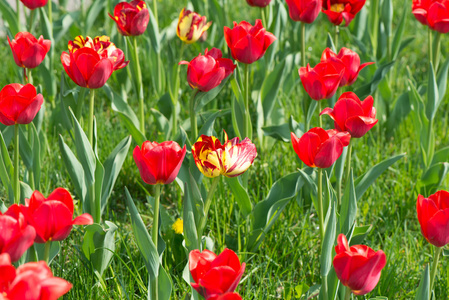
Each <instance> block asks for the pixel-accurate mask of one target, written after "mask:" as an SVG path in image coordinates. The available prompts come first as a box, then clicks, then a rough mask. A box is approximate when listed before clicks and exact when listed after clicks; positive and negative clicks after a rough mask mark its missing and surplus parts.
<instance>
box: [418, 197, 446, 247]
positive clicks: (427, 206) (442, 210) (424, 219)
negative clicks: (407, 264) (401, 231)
mask: <svg viewBox="0 0 449 300" xmlns="http://www.w3.org/2000/svg"><path fill="white" fill-rule="evenodd" d="M416 210H417V212H418V221H419V224H420V225H421V232H422V235H423V236H424V237H425V238H426V240H427V241H428V242H429V243H431V244H432V245H434V246H437V247H443V246H445V245H447V244H449V193H448V192H446V191H438V192H436V193H435V194H433V195H430V196H429V198H424V197H423V196H422V195H419V196H418V200H417V201H416Z"/></svg>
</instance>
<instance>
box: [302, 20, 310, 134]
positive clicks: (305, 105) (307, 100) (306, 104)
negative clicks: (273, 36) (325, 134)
mask: <svg viewBox="0 0 449 300" xmlns="http://www.w3.org/2000/svg"><path fill="white" fill-rule="evenodd" d="M300 33H301V65H302V66H303V67H305V66H306V65H307V64H306V23H304V22H301V31H300ZM304 91H305V90H304ZM311 101H312V100H311V99H310V97H309V95H308V94H307V93H304V96H303V101H302V109H303V111H304V117H305V118H304V124H305V128H304V130H305V132H307V131H308V130H309V127H310V124H309V120H308V118H307V113H308V111H309V108H310V104H311Z"/></svg>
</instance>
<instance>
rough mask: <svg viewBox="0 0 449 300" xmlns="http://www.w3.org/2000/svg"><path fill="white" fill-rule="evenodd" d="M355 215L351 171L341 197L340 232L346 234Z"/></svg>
mask: <svg viewBox="0 0 449 300" xmlns="http://www.w3.org/2000/svg"><path fill="white" fill-rule="evenodd" d="M356 215H357V197H356V193H355V187H354V178H353V171H352V170H351V174H350V176H349V184H346V187H345V193H344V195H343V197H342V199H341V209H340V226H341V228H340V232H341V233H343V234H345V235H346V236H348V233H349V231H350V230H351V228H352V227H353V224H354V222H355V218H356Z"/></svg>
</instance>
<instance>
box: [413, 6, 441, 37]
mask: <svg viewBox="0 0 449 300" xmlns="http://www.w3.org/2000/svg"><path fill="white" fill-rule="evenodd" d="M412 13H413V15H414V16H415V18H416V19H417V20H418V21H419V22H420V23H421V24H423V25H427V26H429V27H430V28H431V29H432V30H436V31H438V32H441V33H448V32H449V1H446V0H443V1H435V0H413V4H412Z"/></svg>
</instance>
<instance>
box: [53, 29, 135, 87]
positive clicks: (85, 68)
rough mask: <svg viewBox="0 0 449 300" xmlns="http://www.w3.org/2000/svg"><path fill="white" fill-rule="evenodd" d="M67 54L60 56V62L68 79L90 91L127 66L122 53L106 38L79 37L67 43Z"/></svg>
mask: <svg viewBox="0 0 449 300" xmlns="http://www.w3.org/2000/svg"><path fill="white" fill-rule="evenodd" d="M68 47H69V53H66V52H63V53H62V54H61V62H62V65H63V66H64V69H65V71H66V73H67V75H69V77H70V78H71V79H72V80H73V82H75V83H76V84H77V85H79V86H81V87H87V88H90V89H98V88H101V87H102V86H103V85H104V84H105V83H106V81H107V80H108V79H109V77H110V76H111V75H112V72H113V71H115V70H118V69H121V68H124V67H126V66H127V65H128V63H129V61H126V62H125V55H124V54H123V51H122V50H120V49H118V48H116V47H115V45H114V43H112V42H110V40H109V37H107V36H101V37H99V36H97V37H96V38H95V39H92V38H91V37H89V36H87V37H86V39H84V38H83V37H82V36H81V35H80V36H77V37H76V38H75V40H73V41H69V46H68Z"/></svg>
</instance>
